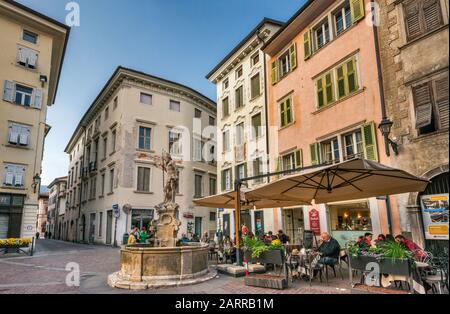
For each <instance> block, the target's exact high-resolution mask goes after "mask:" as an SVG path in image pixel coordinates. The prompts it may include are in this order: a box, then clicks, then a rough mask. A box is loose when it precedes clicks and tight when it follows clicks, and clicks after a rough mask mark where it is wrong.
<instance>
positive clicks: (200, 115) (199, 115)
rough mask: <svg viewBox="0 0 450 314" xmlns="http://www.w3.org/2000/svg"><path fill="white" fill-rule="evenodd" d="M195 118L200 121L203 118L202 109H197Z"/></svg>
mask: <svg viewBox="0 0 450 314" xmlns="http://www.w3.org/2000/svg"><path fill="white" fill-rule="evenodd" d="M194 117H196V118H197V119H200V118H201V117H202V111H201V110H200V109H197V108H195V112H194Z"/></svg>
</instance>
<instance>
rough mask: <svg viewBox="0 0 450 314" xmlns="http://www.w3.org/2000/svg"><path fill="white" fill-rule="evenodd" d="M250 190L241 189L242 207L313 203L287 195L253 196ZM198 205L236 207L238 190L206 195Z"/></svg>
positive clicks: (258, 207)
mask: <svg viewBox="0 0 450 314" xmlns="http://www.w3.org/2000/svg"><path fill="white" fill-rule="evenodd" d="M249 192H250V191H245V190H242V191H241V208H242V209H254V208H256V209H261V208H280V207H291V206H298V205H311V203H304V202H299V201H298V200H288V199H287V198H286V197H283V196H280V197H275V196H274V197H272V198H271V199H267V198H263V197H258V198H255V197H253V196H252V195H251V194H250V193H249ZM194 204H195V205H197V206H203V207H210V208H227V209H231V208H235V207H236V192H234V191H231V192H228V193H224V194H219V195H214V196H210V197H205V198H202V199H196V200H194Z"/></svg>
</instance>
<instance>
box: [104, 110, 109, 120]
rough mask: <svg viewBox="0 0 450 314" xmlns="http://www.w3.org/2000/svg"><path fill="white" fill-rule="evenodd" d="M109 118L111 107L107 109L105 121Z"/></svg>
mask: <svg viewBox="0 0 450 314" xmlns="http://www.w3.org/2000/svg"><path fill="white" fill-rule="evenodd" d="M108 119H109V107H106V109H105V121H106V120H108Z"/></svg>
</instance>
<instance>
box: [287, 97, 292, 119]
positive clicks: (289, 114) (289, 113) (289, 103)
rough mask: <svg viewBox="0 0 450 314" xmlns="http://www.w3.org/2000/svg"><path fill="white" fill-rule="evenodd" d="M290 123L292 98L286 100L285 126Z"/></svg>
mask: <svg viewBox="0 0 450 314" xmlns="http://www.w3.org/2000/svg"><path fill="white" fill-rule="evenodd" d="M292 121H293V116H292V98H291V97H289V98H288V99H286V125H288V124H289V123H292Z"/></svg>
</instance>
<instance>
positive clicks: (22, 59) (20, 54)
mask: <svg viewBox="0 0 450 314" xmlns="http://www.w3.org/2000/svg"><path fill="white" fill-rule="evenodd" d="M28 53H29V49H27V48H24V47H19V49H18V51H17V62H18V63H23V64H26V63H27V57H28Z"/></svg>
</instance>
